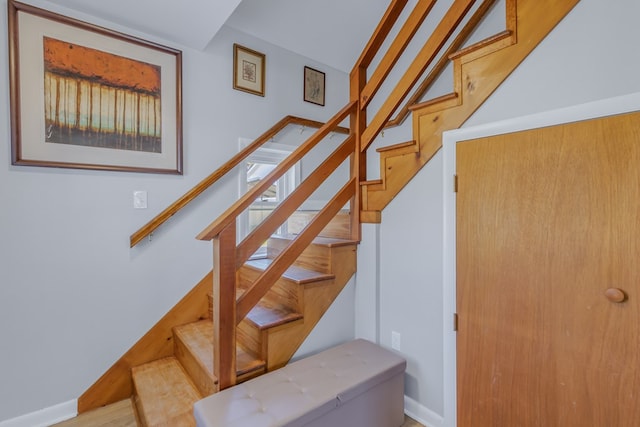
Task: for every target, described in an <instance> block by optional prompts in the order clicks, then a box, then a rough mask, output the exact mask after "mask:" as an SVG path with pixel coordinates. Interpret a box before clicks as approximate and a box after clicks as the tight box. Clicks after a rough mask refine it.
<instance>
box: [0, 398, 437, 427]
mask: <svg viewBox="0 0 640 427" xmlns="http://www.w3.org/2000/svg"><path fill="white" fill-rule="evenodd" d="M404 413H405V414H407V415H408V416H410V417H411V418H413V419H414V420H416V421H417V422H419V423H420V424H422V425H424V426H426V427H442V426H444V418H442V416H440V415H438V414H436V413H435V412H433V411H432V410H430V409H428V408H426V407H424V406H422V405H421V404H419V403H418V402H416V401H415V400H413V399H412V398H410V397H408V396H405V397H404ZM0 427H2V426H0Z"/></svg>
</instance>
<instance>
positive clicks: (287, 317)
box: [236, 302, 303, 358]
mask: <svg viewBox="0 0 640 427" xmlns="http://www.w3.org/2000/svg"><path fill="white" fill-rule="evenodd" d="M302 318H303V315H302V313H299V312H297V311H295V310H293V309H291V308H288V307H285V306H278V307H273V306H269V305H267V304H263V303H261V302H260V303H258V304H257V305H256V306H255V307H253V308H252V309H251V311H250V312H249V314H247V319H249V320H250V321H251V322H252V323H253V324H254V325H255V326H257V327H258V328H259V329H260V330H264V329H268V328H275V327H276V326H280V325H284V324H285V323H289V322H295V321H296V320H300V319H302ZM236 358H237V356H236Z"/></svg>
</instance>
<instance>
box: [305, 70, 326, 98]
mask: <svg viewBox="0 0 640 427" xmlns="http://www.w3.org/2000/svg"><path fill="white" fill-rule="evenodd" d="M324 83H325V74H324V73H323V72H322V71H318V70H314V69H313V68H311V67H306V66H305V67H304V100H305V101H307V102H311V103H313V104H317V105H322V106H324Z"/></svg>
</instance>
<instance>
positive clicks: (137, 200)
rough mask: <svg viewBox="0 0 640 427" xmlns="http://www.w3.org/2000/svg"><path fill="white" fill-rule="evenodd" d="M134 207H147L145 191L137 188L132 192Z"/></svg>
mask: <svg viewBox="0 0 640 427" xmlns="http://www.w3.org/2000/svg"><path fill="white" fill-rule="evenodd" d="M133 207H134V209H147V192H146V191H143V190H138V191H134V192H133Z"/></svg>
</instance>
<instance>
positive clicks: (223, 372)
mask: <svg viewBox="0 0 640 427" xmlns="http://www.w3.org/2000/svg"><path fill="white" fill-rule="evenodd" d="M235 258H236V223H235V221H232V222H231V224H230V225H228V226H227V227H226V228H225V229H224V230H222V232H221V233H220V234H218V236H216V237H214V238H213V304H214V306H213V373H214V375H215V376H216V377H217V378H218V390H224V389H225V388H228V387H231V386H232V385H234V384H235V383H236V259H235Z"/></svg>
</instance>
